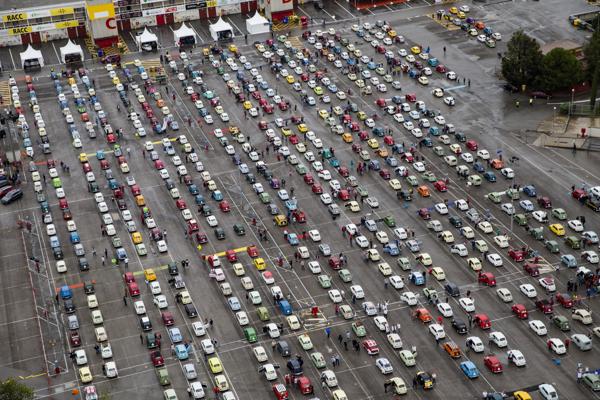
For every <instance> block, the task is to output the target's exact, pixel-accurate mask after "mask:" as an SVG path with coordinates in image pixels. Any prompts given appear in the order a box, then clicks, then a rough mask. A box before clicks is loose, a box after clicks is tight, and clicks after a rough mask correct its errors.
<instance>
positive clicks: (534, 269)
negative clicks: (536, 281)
mask: <svg viewBox="0 0 600 400" xmlns="http://www.w3.org/2000/svg"><path fill="white" fill-rule="evenodd" d="M523 270H525V272H527V273H528V274H529V276H533V277H536V276H539V275H540V268H539V267H538V266H537V265H535V264H529V263H528V264H525V265H523Z"/></svg>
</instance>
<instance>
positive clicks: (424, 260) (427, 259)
mask: <svg viewBox="0 0 600 400" xmlns="http://www.w3.org/2000/svg"><path fill="white" fill-rule="evenodd" d="M417 260H419V262H420V263H421V264H422V265H423V266H424V267H428V266H430V265H431V264H433V260H432V259H431V256H430V255H429V253H421V254H419V255H418V256H417Z"/></svg>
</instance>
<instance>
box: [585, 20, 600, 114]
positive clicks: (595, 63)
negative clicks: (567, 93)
mask: <svg viewBox="0 0 600 400" xmlns="http://www.w3.org/2000/svg"><path fill="white" fill-rule="evenodd" d="M583 51H584V53H585V60H586V63H587V70H586V72H587V77H588V79H589V80H590V81H591V82H592V87H591V93H590V105H591V106H592V107H593V106H594V105H595V104H596V97H598V85H600V29H596V32H594V34H593V35H592V37H591V39H590V41H589V42H588V44H587V45H586V46H585V47H584V49H583Z"/></svg>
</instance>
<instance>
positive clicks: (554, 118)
mask: <svg viewBox="0 0 600 400" xmlns="http://www.w3.org/2000/svg"><path fill="white" fill-rule="evenodd" d="M555 122H556V106H554V113H553V115H552V134H553V135H554V123H555Z"/></svg>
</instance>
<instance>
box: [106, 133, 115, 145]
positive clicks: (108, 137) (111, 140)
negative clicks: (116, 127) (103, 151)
mask: <svg viewBox="0 0 600 400" xmlns="http://www.w3.org/2000/svg"><path fill="white" fill-rule="evenodd" d="M106 141H107V142H108V143H109V144H113V143H116V142H117V138H116V137H115V135H114V134H112V133H109V134H108V135H106Z"/></svg>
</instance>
